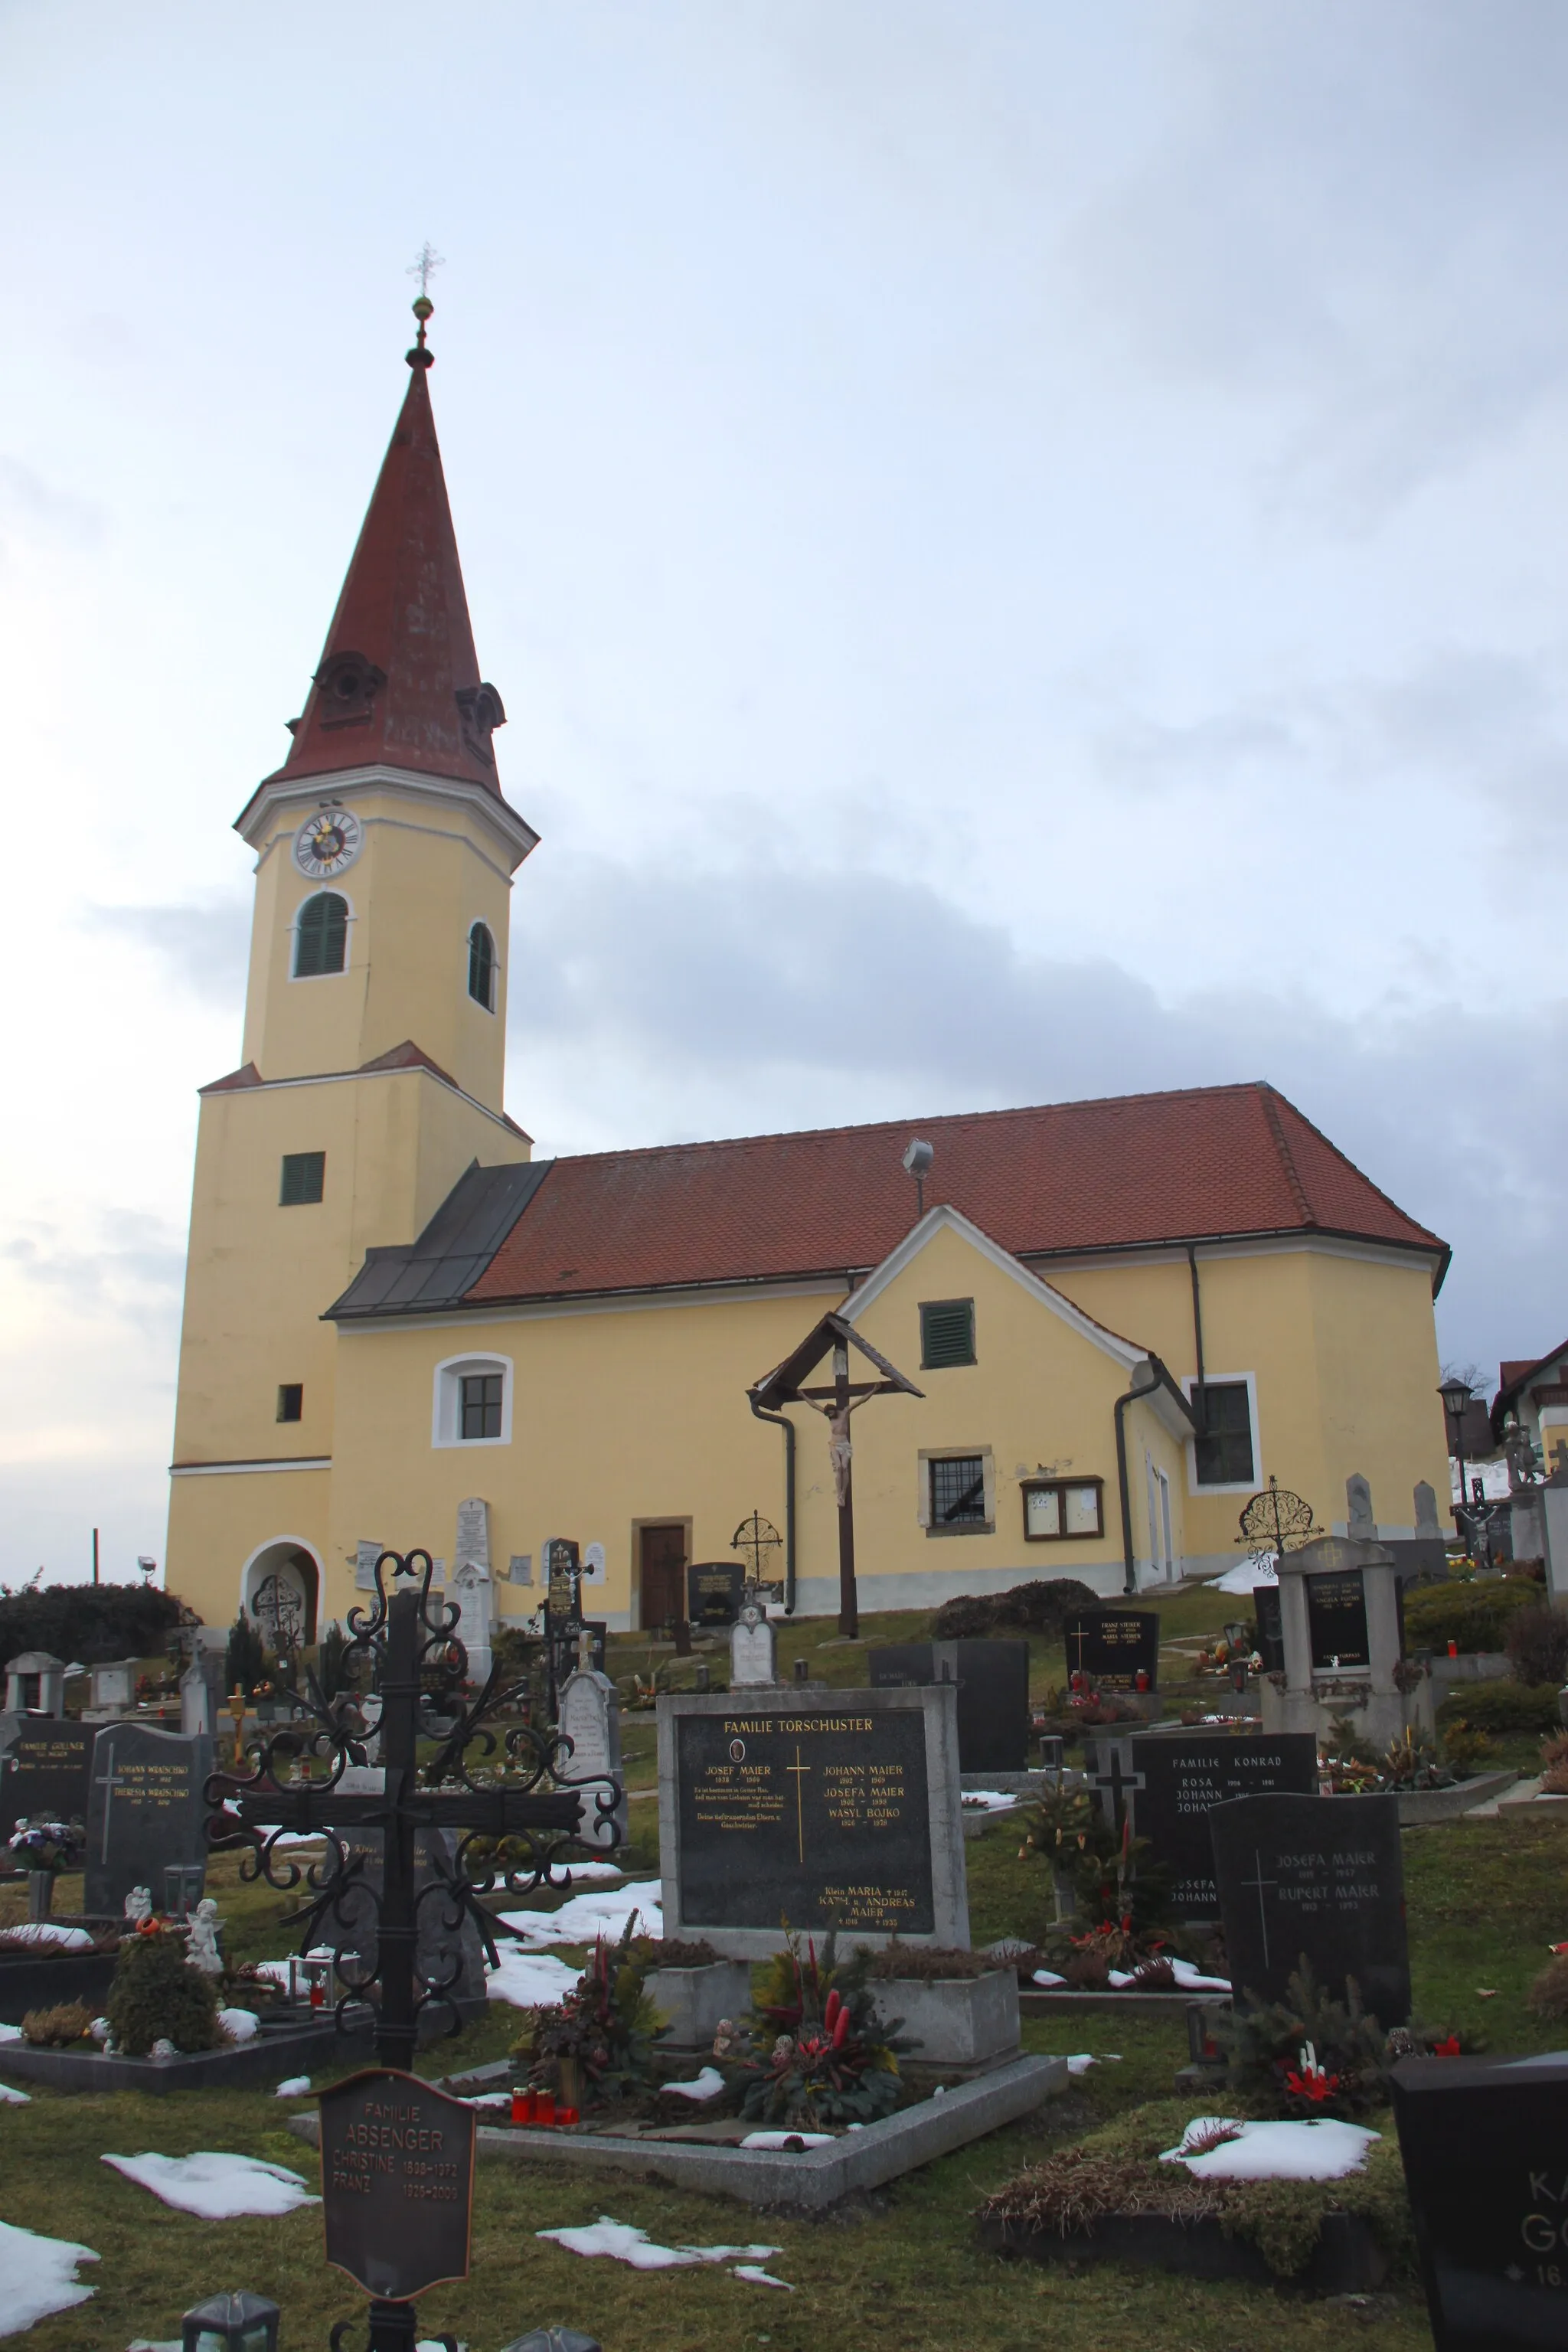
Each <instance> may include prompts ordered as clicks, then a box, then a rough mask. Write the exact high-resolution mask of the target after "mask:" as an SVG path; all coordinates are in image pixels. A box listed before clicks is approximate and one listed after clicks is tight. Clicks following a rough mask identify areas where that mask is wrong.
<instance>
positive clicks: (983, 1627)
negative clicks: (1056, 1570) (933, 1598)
mask: <svg viewBox="0 0 1568 2352" xmlns="http://www.w3.org/2000/svg"><path fill="white" fill-rule="evenodd" d="M1102 1605H1103V1604H1102V1600H1101V1596H1100V1594H1099V1593H1098V1592H1091V1591H1089V1587H1088V1585H1087V1584H1080V1583H1079V1580H1078V1579H1077V1578H1076V1577H1073V1576H1037V1577H1031V1578H1030V1580H1029V1581H1028V1582H1027V1583H1026V1584H1015V1585H1011V1586H1009V1588H1008V1590H1007V1591H1005V1592H985V1593H960V1594H959V1595H958V1596H957V1597H956V1598H955V1599H954V1600H952V1601H943V1603H942V1607H941V1608H940V1609H939V1610H938V1611H937V1612H936V1615H935V1616H934V1617H933V1618H932V1620H931V1639H932V1640H933V1641H935V1642H969V1641H982V1640H984V1638H985V1637H986V1636H987V1635H988V1634H992V1633H1060V1632H1061V1630H1062V1627H1063V1626H1064V1625H1065V1624H1066V1622H1067V1621H1068V1618H1069V1617H1070V1616H1071V1615H1073V1613H1074V1612H1075V1611H1077V1610H1079V1609H1098V1608H1100V1607H1101V1606H1102Z"/></svg>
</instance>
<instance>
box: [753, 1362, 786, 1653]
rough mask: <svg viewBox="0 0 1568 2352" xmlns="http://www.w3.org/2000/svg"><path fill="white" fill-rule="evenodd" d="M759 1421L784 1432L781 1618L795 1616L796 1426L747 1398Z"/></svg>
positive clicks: (754, 1399)
mask: <svg viewBox="0 0 1568 2352" xmlns="http://www.w3.org/2000/svg"><path fill="white" fill-rule="evenodd" d="M749 1402H750V1404H751V1408H752V1412H754V1413H755V1415H756V1417H757V1419H758V1420H759V1421H771V1422H772V1423H773V1426H774V1428H775V1429H782V1430H783V1432H784V1615H785V1616H786V1617H793V1616H794V1615H795V1423H794V1422H793V1421H791V1420H790V1418H789V1416H788V1414H787V1413H782V1412H763V1408H762V1406H761V1405H760V1404H759V1403H758V1402H757V1400H756V1398H755V1397H754V1396H752V1397H750V1399H749Z"/></svg>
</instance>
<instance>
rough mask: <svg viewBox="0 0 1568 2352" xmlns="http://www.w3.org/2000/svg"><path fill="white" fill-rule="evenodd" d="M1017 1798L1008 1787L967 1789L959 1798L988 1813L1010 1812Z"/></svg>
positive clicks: (966, 1803) (960, 1800) (963, 1802)
mask: <svg viewBox="0 0 1568 2352" xmlns="http://www.w3.org/2000/svg"><path fill="white" fill-rule="evenodd" d="M1017 1801H1018V1800H1017V1798H1016V1796H1015V1795H1014V1794H1013V1792H1012V1790H1008V1789H965V1790H963V1791H962V1792H961V1794H960V1798H959V1802H960V1803H961V1804H964V1805H973V1806H976V1807H978V1808H979V1809H980V1810H982V1811H984V1812H987V1813H1010V1812H1011V1811H1012V1810H1013V1808H1014V1806H1015V1805H1016V1803H1017Z"/></svg>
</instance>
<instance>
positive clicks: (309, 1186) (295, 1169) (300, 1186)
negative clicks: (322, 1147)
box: [278, 1151, 327, 1209]
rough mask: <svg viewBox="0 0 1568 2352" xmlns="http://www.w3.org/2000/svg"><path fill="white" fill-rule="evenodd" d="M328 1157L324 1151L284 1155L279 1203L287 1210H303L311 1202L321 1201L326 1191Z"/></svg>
mask: <svg viewBox="0 0 1568 2352" xmlns="http://www.w3.org/2000/svg"><path fill="white" fill-rule="evenodd" d="M326 1183H327V1155H326V1153H325V1152H324V1151H286V1152H285V1153H284V1154H283V1181H282V1185H281V1187H280V1188H279V1194H278V1199H279V1205H280V1206H281V1207H283V1208H285V1209H299V1208H303V1207H304V1206H305V1205H306V1203H307V1202H310V1201H319V1200H320V1199H321V1195H322V1193H323V1192H324V1191H325V1190H326Z"/></svg>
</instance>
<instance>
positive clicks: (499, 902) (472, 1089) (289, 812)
mask: <svg viewBox="0 0 1568 2352" xmlns="http://www.w3.org/2000/svg"><path fill="white" fill-rule="evenodd" d="M320 797H321V798H322V799H326V798H329V797H334V796H331V795H328V794H326V793H322V794H321V795H320ZM341 804H342V806H343V807H344V808H346V809H349V810H350V811H352V813H353V814H354V815H355V816H356V817H358V819H359V820H360V823H361V824H362V825H363V828H364V846H363V850H362V852H361V854H360V856H359V857H358V858H357V859H356V860H355V862H354V863H353V865H352V866H349V867H348V869H347V870H346V871H345V872H344V873H343V874H342V875H341V876H338V877H334V878H333V879H331V880H330V881H328V882H325V883H321V884H317V883H312V882H310V881H308V880H307V879H306V878H305V877H304V876H302V875H301V874H300V873H299V872H298V871H297V869H296V867H295V866H294V862H293V858H292V856H291V854H290V845H291V843H292V841H293V838H294V835H295V834H296V832H297V830H298V828H299V826H300V824H301V823H302V822H303V819H304V817H305V815H306V814H308V813H309V811H310V809H311V808H313V807H314V805H315V800H314V799H313V798H312V799H311V800H309V801H300V800H296V799H292V798H291V799H289V800H288V801H286V802H284V803H280V804H279V807H278V808H277V809H276V810H275V812H274V813H273V814H272V816H271V818H270V819H269V821H268V826H267V832H266V837H265V840H264V841H262V842H261V843H260V844H259V845H258V871H257V900H256V914H255V929H254V931H253V934H252V950H251V970H250V982H249V988H248V992H247V1019H246V1031H245V1045H244V1058H245V1059H246V1060H247V1061H251V1062H254V1063H255V1064H256V1066H257V1068H258V1070H259V1071H260V1072H261V1075H262V1076H263V1077H264V1078H281V1077H294V1076H301V1075H304V1074H306V1073H314V1072H318V1071H324V1070H353V1069H357V1068H358V1067H359V1066H361V1065H362V1064H363V1063H364V1062H367V1061H372V1060H374V1058H375V1057H376V1056H377V1055H381V1054H384V1053H387V1052H389V1051H390V1050H391V1049H392V1048H393V1047H394V1046H395V1045H402V1044H403V1043H404V1041H405V1039H408V1038H412V1039H413V1040H414V1042H415V1043H416V1045H420V1046H422V1047H423V1049H424V1050H425V1052H426V1053H427V1054H428V1055H430V1057H431V1059H432V1060H433V1061H435V1062H437V1063H438V1064H439V1065H440V1066H441V1068H442V1069H444V1070H446V1071H447V1073H448V1075H449V1076H451V1077H453V1078H454V1079H456V1081H457V1083H458V1086H460V1087H462V1088H463V1089H464V1091H465V1092H467V1093H468V1094H472V1095H474V1096H476V1097H478V1098H479V1100H480V1101H481V1102H483V1103H486V1104H488V1105H489V1106H490V1107H491V1108H499V1107H500V1101H501V1081H502V1071H503V1064H504V1060H505V1042H506V989H507V969H508V963H509V955H508V918H509V911H510V890H511V883H510V875H509V872H508V870H507V858H508V856H509V854H510V853H507V852H505V851H503V850H502V849H501V847H500V843H499V841H498V839H497V837H496V835H495V833H494V830H493V828H492V827H490V826H489V825H488V824H485V823H484V822H483V820H482V818H481V817H480V816H479V814H476V813H475V811H474V810H473V809H472V807H471V806H470V805H469V803H467V802H465V801H462V800H458V799H456V798H453V799H447V798H445V797H443V796H442V795H441V794H440V793H438V792H435V791H431V792H427V793H416V792H409V791H399V790H397V789H396V788H395V787H392V786H388V785H379V786H372V785H364V786H357V787H353V788H351V789H349V790H347V791H345V792H344V793H342V795H341ZM321 888H325V889H330V890H335V891H336V892H338V893H339V895H340V896H341V897H342V898H344V899H345V900H346V901H347V903H348V907H349V929H348V949H347V955H346V959H345V964H344V969H343V970H342V971H341V972H328V973H323V974H321V976H319V977H316V978H309V979H298V980H297V979H295V978H294V977H293V976H292V972H293V954H294V925H295V923H296V922H297V920H298V918H299V913H300V908H301V907H303V905H304V903H305V901H306V900H307V899H308V898H311V897H313V896H314V895H315V894H316V892H317V890H318V889H321ZM475 922H483V923H485V924H486V925H488V927H489V931H490V935H491V938H492V939H493V940H494V941H495V944H496V950H497V957H498V979H497V988H496V1008H495V1011H494V1012H493V1013H491V1012H487V1011H486V1010H485V1009H484V1007H483V1006H482V1005H479V1004H477V1003H475V1002H474V1000H473V999H472V997H470V996H469V994H468V932H469V929H470V928H471V927H472V925H473V924H474V923H475Z"/></svg>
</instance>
